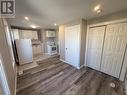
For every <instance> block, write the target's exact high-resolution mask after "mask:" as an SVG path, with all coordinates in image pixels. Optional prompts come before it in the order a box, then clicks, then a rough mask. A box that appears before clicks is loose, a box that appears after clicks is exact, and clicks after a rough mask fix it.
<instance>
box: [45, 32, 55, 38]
mask: <svg viewBox="0 0 127 95" xmlns="http://www.w3.org/2000/svg"><path fill="white" fill-rule="evenodd" d="M55 36H56V33H55V31H46V37H55Z"/></svg>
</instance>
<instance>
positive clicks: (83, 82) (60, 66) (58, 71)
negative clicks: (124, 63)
mask: <svg viewBox="0 0 127 95" xmlns="http://www.w3.org/2000/svg"><path fill="white" fill-rule="evenodd" d="M38 64H39V65H38V66H37V67H34V68H32V69H29V70H26V71H24V73H23V75H19V76H18V79H17V95H126V94H125V85H124V83H122V82H121V81H119V80H118V79H116V78H114V77H111V76H108V75H106V74H103V73H101V72H98V71H95V70H93V69H90V68H85V67H84V68H82V69H80V70H77V69H76V68H74V67H72V66H70V65H68V64H66V63H63V62H61V61H60V60H59V58H58V57H53V58H48V59H47V60H43V61H39V62H38ZM112 82H113V83H115V85H116V87H115V88H112V87H110V83H112Z"/></svg>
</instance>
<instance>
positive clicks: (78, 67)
mask: <svg viewBox="0 0 127 95" xmlns="http://www.w3.org/2000/svg"><path fill="white" fill-rule="evenodd" d="M60 61H62V62H64V63H67V64H69V63H68V62H66V61H65V60H63V59H60ZM69 65H71V66H73V67H75V68H76V69H81V68H83V67H84V65H81V66H74V65H72V64H69Z"/></svg>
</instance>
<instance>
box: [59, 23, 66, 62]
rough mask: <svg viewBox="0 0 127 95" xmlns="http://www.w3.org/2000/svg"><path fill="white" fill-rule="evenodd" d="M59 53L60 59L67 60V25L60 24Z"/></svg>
mask: <svg viewBox="0 0 127 95" xmlns="http://www.w3.org/2000/svg"><path fill="white" fill-rule="evenodd" d="M58 35H59V37H58V38H59V54H60V59H61V60H65V26H64V25H61V26H59V33H58Z"/></svg>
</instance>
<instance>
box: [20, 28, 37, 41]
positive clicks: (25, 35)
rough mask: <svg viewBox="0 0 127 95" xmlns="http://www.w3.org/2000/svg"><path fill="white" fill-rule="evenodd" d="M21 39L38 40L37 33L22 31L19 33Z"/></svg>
mask: <svg viewBox="0 0 127 95" xmlns="http://www.w3.org/2000/svg"><path fill="white" fill-rule="evenodd" d="M21 38H22V39H24V38H26V39H31V40H33V39H38V34H37V31H30V30H22V31H21Z"/></svg>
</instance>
